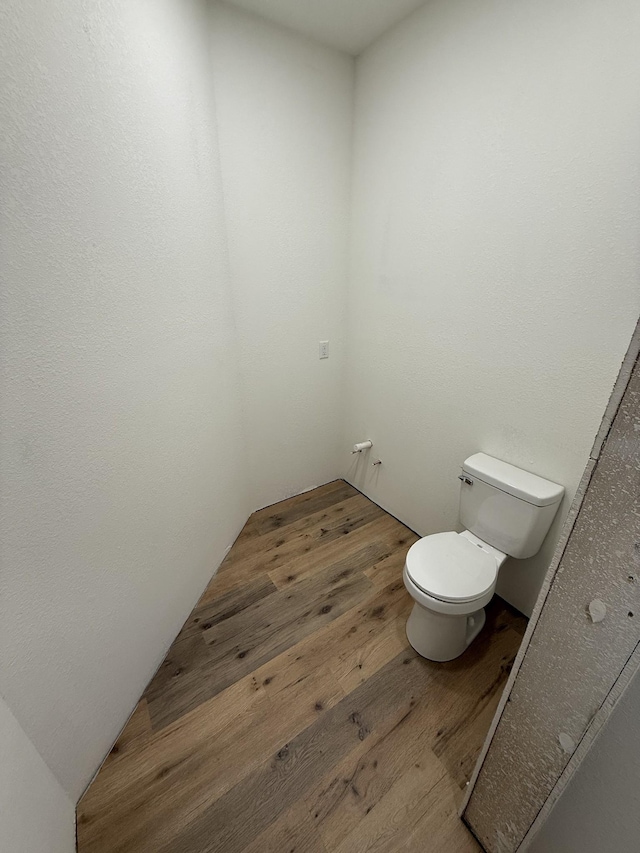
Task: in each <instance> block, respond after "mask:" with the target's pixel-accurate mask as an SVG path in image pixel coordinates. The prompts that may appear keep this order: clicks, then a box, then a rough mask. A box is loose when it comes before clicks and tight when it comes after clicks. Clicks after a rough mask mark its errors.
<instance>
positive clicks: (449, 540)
mask: <svg viewBox="0 0 640 853" xmlns="http://www.w3.org/2000/svg"><path fill="white" fill-rule="evenodd" d="M473 538H474V539H475V537H473ZM499 567H500V564H499V562H498V559H497V558H496V555H494V554H493V553H490V552H489V551H488V550H484V549H483V548H482V547H481V546H480V545H479V543H478V541H475V542H474V541H471V539H469V538H467V537H466V536H465V535H460V534H458V533H454V532H450V533H435V534H433V535H431V536H425V537H423V538H422V539H419V540H418V541H417V542H415V543H414V544H413V545H412V546H411V548H410V549H409V552H408V553H407V560H406V566H405V568H406V572H407V575H408V576H409V579H410V580H411V581H412V582H413V583H414V584H415V585H416V586H417V587H418V589H420V590H422V592H424V593H425V594H426V595H428V596H430V597H431V598H432V599H436V600H438V601H443V602H448V603H451V604H462V603H463V602H475V601H477V600H479V599H481V598H484V597H485V596H486V595H487V594H488V593H491V594H493V588H494V586H495V583H496V580H497V578H498V569H499Z"/></svg>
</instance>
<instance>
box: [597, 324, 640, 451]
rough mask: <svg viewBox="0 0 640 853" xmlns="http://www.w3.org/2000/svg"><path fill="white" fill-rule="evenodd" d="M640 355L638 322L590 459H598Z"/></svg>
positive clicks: (639, 326)
mask: <svg viewBox="0 0 640 853" xmlns="http://www.w3.org/2000/svg"><path fill="white" fill-rule="evenodd" d="M639 355H640V320H638V322H637V323H636V328H635V330H634V333H633V335H632V336H631V343H630V344H629V349H628V350H627V352H626V355H625V357H624V359H623V360H622V365H621V367H620V372H619V373H618V378H617V379H616V384H615V385H614V386H613V391H612V392H611V396H610V397H609V402H608V403H607V408H606V409H605V411H604V415H603V417H602V423H601V424H600V429H599V430H598V433H597V435H596V437H595V441H594V442H593V447H592V448H591V458H592V459H598V458H599V457H600V452H601V450H602V445H603V444H604V441H605V439H606V437H607V435H608V434H609V430H610V429H611V425H612V423H613V419H614V418H615V416H616V412H617V411H618V408H619V406H620V403H621V402H622V397H623V395H624V392H625V391H626V390H627V385H628V384H629V380H630V379H631V371H632V370H633V366H634V364H635V363H636V361H637V359H638V356H639Z"/></svg>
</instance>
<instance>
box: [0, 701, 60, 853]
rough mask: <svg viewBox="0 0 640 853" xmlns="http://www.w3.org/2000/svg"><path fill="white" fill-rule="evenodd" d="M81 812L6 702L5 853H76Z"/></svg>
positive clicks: (1, 786)
mask: <svg viewBox="0 0 640 853" xmlns="http://www.w3.org/2000/svg"><path fill="white" fill-rule="evenodd" d="M75 828H76V825H75V808H74V804H73V802H72V801H71V800H70V799H69V797H68V796H67V794H65V792H64V791H63V790H62V788H61V787H60V784H59V783H58V782H57V780H56V779H55V777H54V776H53V774H52V772H51V771H50V770H49V768H48V767H47V765H46V764H45V763H44V761H43V760H42V759H41V758H40V756H39V755H38V753H37V752H36V749H35V747H34V746H33V744H32V743H31V741H30V740H29V738H28V737H27V736H26V735H25V733H24V732H23V731H22V729H21V728H20V725H19V723H18V721H17V720H16V718H15V717H14V716H13V714H12V713H11V711H10V710H9V709H8V707H7V706H6V704H5V702H4V700H3V699H2V697H0V850H2V851H3V853H5V851H6V853H35V851H37V853H72V851H73V850H75V846H76V845H75V840H76V839H75V834H76V833H75Z"/></svg>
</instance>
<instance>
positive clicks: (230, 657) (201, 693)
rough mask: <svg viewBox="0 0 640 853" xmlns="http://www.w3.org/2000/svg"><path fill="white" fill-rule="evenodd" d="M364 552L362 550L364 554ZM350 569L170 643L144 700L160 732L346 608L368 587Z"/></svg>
mask: <svg viewBox="0 0 640 853" xmlns="http://www.w3.org/2000/svg"><path fill="white" fill-rule="evenodd" d="M365 550H366V549H365ZM368 559H369V558H368V553H367V554H364V555H361V556H360V557H359V558H358V557H354V560H353V564H352V565H351V566H350V567H348V568H344V566H343V565H342V564H341V565H338V566H335V567H333V566H331V567H329V568H327V569H325V570H324V571H322V572H318V573H317V575H315V576H314V577H313V578H309V579H308V580H307V581H305V582H304V583H300V584H298V585H297V586H296V587H295V588H294V589H292V590H281V591H277V592H275V593H272V594H271V595H269V596H267V597H266V598H263V599H261V600H260V601H257V602H256V603H255V604H253V605H250V606H249V607H247V608H245V609H244V610H243V611H241V612H240V613H238V614H236V615H235V616H232V617H230V618H229V619H227V620H225V621H223V622H220V623H218V624H217V625H212V626H211V627H210V628H208V629H206V630H204V631H202V632H200V634H196V635H192V636H191V637H188V638H186V639H185V640H182V641H180V642H177V643H174V645H173V646H172V647H171V649H170V650H169V654H168V656H167V659H166V661H165V663H164V664H163V665H162V667H161V668H160V670H159V671H158V673H157V675H156V677H155V679H154V680H153V682H152V683H151V684H150V685H149V688H148V689H147V691H146V693H145V697H146V698H147V700H148V702H149V711H150V714H151V719H152V722H153V726H154V728H161V727H162V726H165V725H167V724H168V723H171V722H173V720H176V719H177V718H178V717H179V716H181V715H182V714H184V713H186V712H187V711H190V710H191V709H192V708H195V707H197V705H199V704H200V703H201V702H203V701H205V700H206V699H210V698H211V697H212V696H215V695H216V694H217V693H220V692H221V691H222V690H224V689H225V688H227V687H228V686H229V685H231V684H233V683H234V682H235V681H238V680H239V679H240V678H242V677H243V676H244V675H246V674H247V673H249V672H251V671H252V670H254V669H256V668H257V667H260V666H262V664H264V663H266V662H267V661H269V660H271V659H272V658H274V657H276V656H277V655H278V654H280V653H281V652H283V651H284V650H285V649H288V648H290V647H291V646H293V645H295V643H297V642H298V641H299V640H301V639H303V638H304V637H306V636H308V635H309V634H312V633H313V632H314V631H317V630H318V629H320V628H321V627H322V626H323V625H326V624H327V623H328V622H331V621H332V620H334V619H336V618H337V617H338V616H340V615H341V614H342V613H344V612H345V611H346V610H348V609H350V608H351V607H352V606H353V605H354V604H355V603H356V602H357V601H358V600H359V599H360V598H361V597H362V595H363V594H365V593H366V592H367V591H368V590H369V589H371V588H372V584H371V582H370V581H369V579H368V578H366V577H365V576H364V575H363V574H362V572H361V571H359V567H360V566H361V565H362V564H365V563H367V561H368Z"/></svg>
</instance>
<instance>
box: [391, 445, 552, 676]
mask: <svg viewBox="0 0 640 853" xmlns="http://www.w3.org/2000/svg"><path fill="white" fill-rule="evenodd" d="M458 479H459V480H460V481H461V487H460V489H461V491H460V521H461V522H462V524H463V525H464V526H465V527H466V528H467V529H466V530H465V531H464V532H463V533H455V532H453V531H450V532H447V533H434V534H432V535H431V536H424V537H423V538H422V539H419V540H418V541H417V542H415V543H414V544H413V545H412V546H411V548H410V549H409V551H408V553H407V558H406V562H405V567H404V572H403V578H404V585H405V587H406V588H407V591H408V592H409V594H410V595H411V597H412V598H413V600H414V605H413V610H412V611H411V614H410V616H409V619H408V620H407V638H408V640H409V642H410V643H411V645H412V646H413V648H414V649H415V650H416V651H417V652H418V654H419V655H422V657H425V658H429V660H434V661H448V660H453V659H454V658H457V657H458V656H459V655H461V654H462V653H463V652H464V650H465V649H466V648H467V647H468V646H469V645H470V643H472V642H473V640H474V639H475V638H476V637H477V636H478V634H479V633H480V631H481V630H482V628H483V626H484V624H485V621H486V617H485V612H484V607H485V605H487V604H488V603H489V602H490V601H491V598H492V597H493V593H494V590H495V588H496V583H497V580H498V572H499V571H500V567H501V566H502V564H503V563H504V561H505V560H506V559H507V557H514V558H516V559H524V558H526V557H532V556H533V555H534V554H537V552H538V551H539V550H540V546H541V545H542V542H543V541H544V538H545V536H546V535H547V533H548V531H549V527H550V526H551V522H552V521H553V518H554V516H555V514H556V512H557V511H558V507H559V506H560V501H561V500H562V496H563V494H564V487H563V486H560V485H558V483H554V482H552V481H551V480H545V479H544V478H542V477H538V476H537V475H536V474H531V473H530V472H529V471H523V470H522V469H521V468H517V467H516V466H515V465H510V464H509V463H507V462H502V461H501V460H500V459H495V458H494V457H492V456H488V455H487V454H485V453H476V454H474V455H473V456H470V457H469V458H468V459H466V460H465V461H464V463H463V466H462V473H461V474H460V476H459V477H458Z"/></svg>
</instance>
